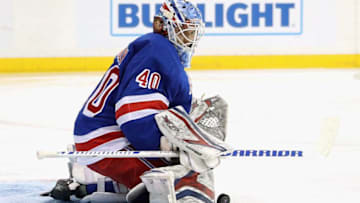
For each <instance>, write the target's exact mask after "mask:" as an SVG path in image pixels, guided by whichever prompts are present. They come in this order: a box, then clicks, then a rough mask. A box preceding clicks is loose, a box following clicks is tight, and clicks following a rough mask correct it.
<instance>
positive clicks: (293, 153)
mask: <svg viewBox="0 0 360 203" xmlns="http://www.w3.org/2000/svg"><path fill="white" fill-rule="evenodd" d="M36 155H37V158H38V159H43V158H77V157H102V158H175V157H179V153H178V152H172V151H74V152H67V151H58V152H54V151H37V153H36ZM221 156H222V157H303V151H301V150H233V151H230V152H224V153H223V154H221Z"/></svg>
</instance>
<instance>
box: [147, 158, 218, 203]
mask: <svg viewBox="0 0 360 203" xmlns="http://www.w3.org/2000/svg"><path fill="white" fill-rule="evenodd" d="M141 179H142V181H143V182H144V183H145V185H146V188H147V190H148V191H149V192H150V203H176V202H177V203H213V202H214V198H215V197H214V196H215V195H214V186H213V185H214V181H213V174H212V171H208V172H205V173H201V174H200V173H196V172H194V171H192V170H189V169H187V168H186V167H184V166H182V165H175V166H168V167H162V168H156V169H152V170H150V171H148V172H145V173H144V174H143V175H142V176H141Z"/></svg>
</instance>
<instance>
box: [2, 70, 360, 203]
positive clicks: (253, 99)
mask: <svg viewBox="0 0 360 203" xmlns="http://www.w3.org/2000/svg"><path fill="white" fill-rule="evenodd" d="M358 72H359V70H320V69H319V70H273V71H193V72H190V73H189V74H190V76H191V78H192V83H193V85H192V86H193V93H194V95H196V96H199V97H200V96H201V95H202V94H203V93H206V95H209V96H211V95H213V94H220V95H222V96H223V97H224V98H225V99H226V100H228V102H229V119H228V120H229V123H228V138H227V140H228V142H229V143H231V144H232V145H233V146H234V147H235V148H237V149H299V150H303V151H304V157H303V158H256V157H255V158H249V157H248V158H241V157H238V158H229V159H226V160H223V162H222V164H221V166H220V167H219V168H217V169H216V189H217V193H222V192H225V193H228V194H230V196H231V198H232V200H233V201H232V202H233V203H288V202H292V203H304V202H306V203H319V202H321V203H338V202H346V203H350V202H351V203H353V202H360V195H359V194H360V164H359V162H360V80H358V79H355V78H354V75H355V74H356V73H358ZM101 76H102V74H101V73H86V74H84V73H78V74H76V73H74V74H47V75H45V74H37V75H34V74H33V75H0V95H1V96H0V154H1V156H0V165H1V167H0V202H52V201H51V200H50V199H49V198H45V199H43V198H40V199H39V197H38V196H37V195H36V194H37V193H40V192H43V191H44V190H45V191H46V190H47V189H49V188H51V187H52V186H53V184H54V180H56V179H58V178H66V177H67V176H68V174H67V173H68V172H67V168H66V162H67V161H66V160H65V159H47V160H40V161H39V160H37V159H36V156H35V152H36V150H64V149H65V147H66V145H67V144H68V143H72V141H73V138H72V128H73V122H74V120H75V117H76V115H77V113H78V111H79V110H80V108H81V106H82V105H83V103H84V101H85V100H86V99H87V97H88V96H89V94H90V92H91V91H92V90H93V88H94V87H95V86H96V84H97V82H98V81H99V80H100V78H101ZM328 118H337V119H338V120H339V126H340V127H339V129H338V131H337V132H338V134H337V136H336V137H335V142H334V145H333V146H332V148H331V151H330V154H329V156H328V157H324V156H322V155H321V154H320V152H319V148H320V146H322V145H323V144H324V143H322V142H324V141H323V139H321V132H322V131H321V129H322V127H323V125H324V121H326V120H327V119H328Z"/></svg>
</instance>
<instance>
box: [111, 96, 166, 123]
mask: <svg viewBox="0 0 360 203" xmlns="http://www.w3.org/2000/svg"><path fill="white" fill-rule="evenodd" d="M167 108H168V106H167V105H166V104H165V103H164V102H163V101H160V100H158V101H146V102H136V103H130V104H124V105H123V106H121V107H120V108H119V109H118V110H117V111H116V114H115V116H116V119H118V118H119V117H120V116H122V115H124V114H127V113H130V112H134V111H139V110H144V109H156V110H165V109H167Z"/></svg>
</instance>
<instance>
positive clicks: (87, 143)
mask: <svg viewBox="0 0 360 203" xmlns="http://www.w3.org/2000/svg"><path fill="white" fill-rule="evenodd" d="M191 99H192V95H191V90H190V84H189V79H188V76H187V74H186V72H185V70H184V67H183V65H182V64H181V62H180V59H179V56H178V54H177V51H176V49H175V47H174V45H173V44H171V42H170V41H169V40H168V39H166V38H165V37H163V36H162V35H159V34H155V33H149V34H146V35H143V36H141V37H139V38H138V39H136V40H135V41H133V42H132V43H131V44H130V45H129V46H128V48H126V49H125V50H123V51H122V52H121V53H120V54H118V55H117V56H116V57H115V59H114V63H113V64H112V65H111V66H110V68H109V69H108V70H107V71H106V73H105V74H104V76H103V78H102V79H101V81H100V82H99V84H98V85H97V87H96V88H95V90H94V91H93V92H92V94H91V95H90V97H89V98H88V99H87V101H86V103H85V104H84V106H83V108H82V109H81V110H80V112H79V114H78V116H77V119H76V122H75V128H74V141H75V146H76V149H77V151H116V150H121V149H124V148H126V147H127V146H129V145H132V146H133V147H134V148H135V149H136V150H159V146H160V137H161V132H160V131H159V129H158V127H157V125H156V122H155V119H154V115H155V114H157V113H159V112H160V111H162V110H164V109H168V108H172V107H175V106H177V105H182V106H183V107H184V108H185V110H186V111H187V112H189V111H190V107H191ZM99 160H100V159H99V158H94V159H86V161H85V160H84V161H83V162H84V164H92V163H94V162H96V161H99ZM80 162H81V161H80Z"/></svg>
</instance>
